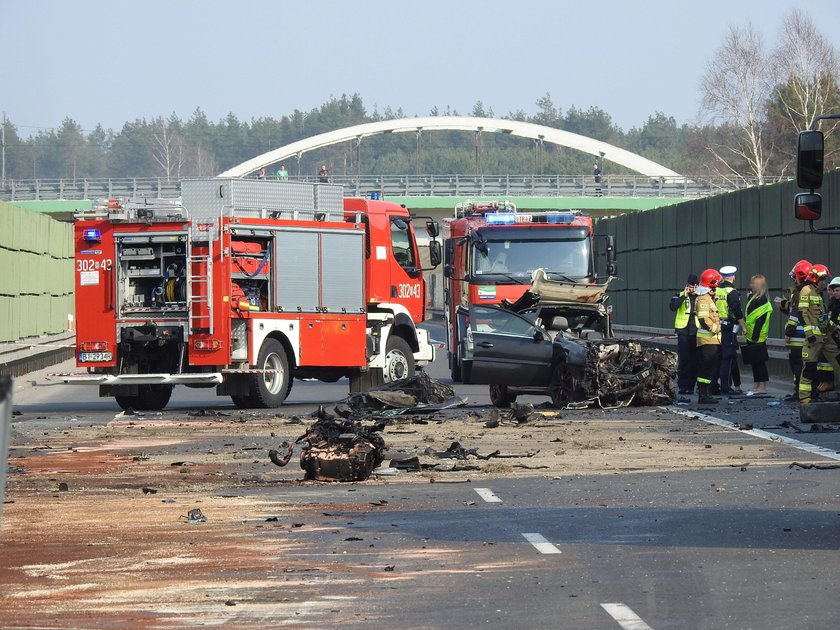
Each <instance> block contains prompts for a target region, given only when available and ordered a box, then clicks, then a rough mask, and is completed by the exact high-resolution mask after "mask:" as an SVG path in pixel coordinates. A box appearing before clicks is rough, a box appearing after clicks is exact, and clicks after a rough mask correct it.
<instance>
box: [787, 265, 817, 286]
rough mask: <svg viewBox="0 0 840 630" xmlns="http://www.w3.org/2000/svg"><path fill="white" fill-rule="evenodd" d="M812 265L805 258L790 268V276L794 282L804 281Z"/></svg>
mask: <svg viewBox="0 0 840 630" xmlns="http://www.w3.org/2000/svg"><path fill="white" fill-rule="evenodd" d="M812 267H813V265H812V264H811V263H809V262H808V261H807V260H800V261H799V262H798V263H796V264H795V265H794V266H793V269H791V270H790V278H791V280H793V281H794V282H805V281H806V280H807V279H808V274H809V273H811V268H812Z"/></svg>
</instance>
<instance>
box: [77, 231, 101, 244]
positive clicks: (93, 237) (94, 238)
mask: <svg viewBox="0 0 840 630" xmlns="http://www.w3.org/2000/svg"><path fill="white" fill-rule="evenodd" d="M82 238H84V239H85V240H86V241H87V242H88V243H98V242H99V241H101V240H102V232H100V231H99V230H94V229H89V230H85V231H84V232H83V233H82Z"/></svg>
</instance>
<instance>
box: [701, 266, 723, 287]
mask: <svg viewBox="0 0 840 630" xmlns="http://www.w3.org/2000/svg"><path fill="white" fill-rule="evenodd" d="M719 282H720V273H719V272H718V270H717V269H706V271H704V272H703V273H701V274H700V286H701V287H708V288H710V289H716V288H717V285H718V283H719Z"/></svg>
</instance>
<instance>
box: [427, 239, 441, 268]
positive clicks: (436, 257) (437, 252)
mask: <svg viewBox="0 0 840 630" xmlns="http://www.w3.org/2000/svg"><path fill="white" fill-rule="evenodd" d="M442 260H443V254H442V252H441V248H440V241H431V242H430V243H429V263H431V265H432V267H437V266H438V265H439V264H440V263H441V261H442Z"/></svg>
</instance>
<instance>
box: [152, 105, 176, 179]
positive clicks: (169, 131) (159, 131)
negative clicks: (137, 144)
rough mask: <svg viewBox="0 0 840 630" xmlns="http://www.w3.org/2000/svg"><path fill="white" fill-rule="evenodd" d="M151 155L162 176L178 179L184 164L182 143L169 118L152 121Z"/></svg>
mask: <svg viewBox="0 0 840 630" xmlns="http://www.w3.org/2000/svg"><path fill="white" fill-rule="evenodd" d="M153 137H154V147H153V149H152V157H153V158H154V160H155V162H156V163H157V165H158V167H159V169H160V173H161V176H162V177H166V178H167V179H179V178H180V177H181V168H182V167H183V166H184V143H183V142H182V141H181V137H180V135H179V134H178V132H177V129H176V128H175V125H173V124H172V121H171V120H166V119H164V118H163V117H160V118H158V119H157V120H155V122H154V133H153Z"/></svg>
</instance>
